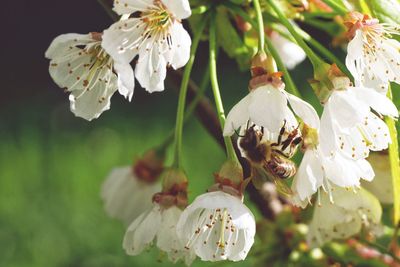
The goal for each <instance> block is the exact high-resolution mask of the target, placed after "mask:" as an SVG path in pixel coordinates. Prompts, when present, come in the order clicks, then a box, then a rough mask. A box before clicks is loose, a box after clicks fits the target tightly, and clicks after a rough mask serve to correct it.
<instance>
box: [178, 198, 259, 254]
mask: <svg viewBox="0 0 400 267" xmlns="http://www.w3.org/2000/svg"><path fill="white" fill-rule="evenodd" d="M255 231H256V224H255V219H254V216H253V214H252V213H251V211H250V210H249V209H248V208H247V207H246V206H245V205H244V204H243V202H242V201H241V199H240V198H239V197H236V196H232V195H230V194H228V193H224V192H222V191H216V192H210V193H205V194H202V195H200V196H198V197H197V198H196V199H195V200H194V201H193V203H192V204H191V205H189V206H188V207H187V208H186V209H185V210H184V211H183V213H182V215H181V217H180V219H179V221H178V225H177V232H178V235H179V237H180V239H181V240H182V242H183V243H184V244H185V245H184V246H185V248H186V249H187V250H193V251H194V253H196V255H197V256H198V257H200V258H201V259H202V260H203V261H220V260H231V261H240V260H244V259H245V258H246V256H247V253H248V252H249V250H250V248H251V247H252V245H253V243H254V235H255Z"/></svg>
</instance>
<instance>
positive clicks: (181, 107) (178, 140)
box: [173, 17, 208, 169]
mask: <svg viewBox="0 0 400 267" xmlns="http://www.w3.org/2000/svg"><path fill="white" fill-rule="evenodd" d="M207 18H208V17H207ZM207 21H208V19H206V18H205V19H204V20H202V22H201V23H200V25H199V26H198V29H197V32H196V33H195V34H194V38H193V42H192V47H191V50H190V57H189V61H188V63H187V64H186V67H185V70H184V72H183V78H182V82H181V88H180V92H179V100H178V110H177V113H176V125H175V156H174V163H173V166H174V167H176V168H178V169H182V132H183V121H184V113H185V103H186V94H187V89H188V85H189V79H190V73H191V72H192V68H193V63H194V59H195V56H196V51H197V47H198V46H199V42H200V37H201V35H202V33H203V30H204V28H205V26H206V23H207Z"/></svg>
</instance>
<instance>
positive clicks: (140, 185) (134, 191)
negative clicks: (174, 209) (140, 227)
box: [101, 166, 161, 225]
mask: <svg viewBox="0 0 400 267" xmlns="http://www.w3.org/2000/svg"><path fill="white" fill-rule="evenodd" d="M160 191H161V185H160V183H151V184H150V183H145V182H141V181H139V179H138V178H137V177H136V176H135V175H134V173H133V171H132V166H127V167H121V168H116V169H114V170H112V172H111V173H110V174H109V175H108V177H107V179H106V180H105V181H104V183H103V185H102V190H101V197H102V199H103V201H104V208H105V210H106V212H107V214H108V215H109V216H110V217H112V218H117V219H119V220H121V221H123V222H124V223H125V224H126V225H129V224H130V223H131V222H132V221H133V220H134V219H136V218H137V217H138V216H139V215H140V214H142V213H143V212H145V211H147V210H150V209H151V208H152V206H153V205H152V196H153V195H154V194H155V193H157V192H160Z"/></svg>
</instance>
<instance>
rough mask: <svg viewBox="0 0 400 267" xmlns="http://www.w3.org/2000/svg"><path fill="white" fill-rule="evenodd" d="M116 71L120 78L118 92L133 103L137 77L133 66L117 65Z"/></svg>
mask: <svg viewBox="0 0 400 267" xmlns="http://www.w3.org/2000/svg"><path fill="white" fill-rule="evenodd" d="M114 69H115V71H116V72H117V76H118V92H119V93H120V94H121V95H123V96H124V97H125V98H126V99H128V100H129V101H131V100H132V96H133V90H134V88H135V77H134V75H133V69H132V67H131V65H129V64H122V63H115V64H114Z"/></svg>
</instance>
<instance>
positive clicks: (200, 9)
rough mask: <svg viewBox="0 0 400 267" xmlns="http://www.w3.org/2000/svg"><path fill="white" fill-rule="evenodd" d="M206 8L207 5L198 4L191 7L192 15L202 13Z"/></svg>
mask: <svg viewBox="0 0 400 267" xmlns="http://www.w3.org/2000/svg"><path fill="white" fill-rule="evenodd" d="M208 9H209V7H208V6H198V7H196V8H193V9H192V15H201V14H204V13H205V12H207V10H208Z"/></svg>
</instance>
